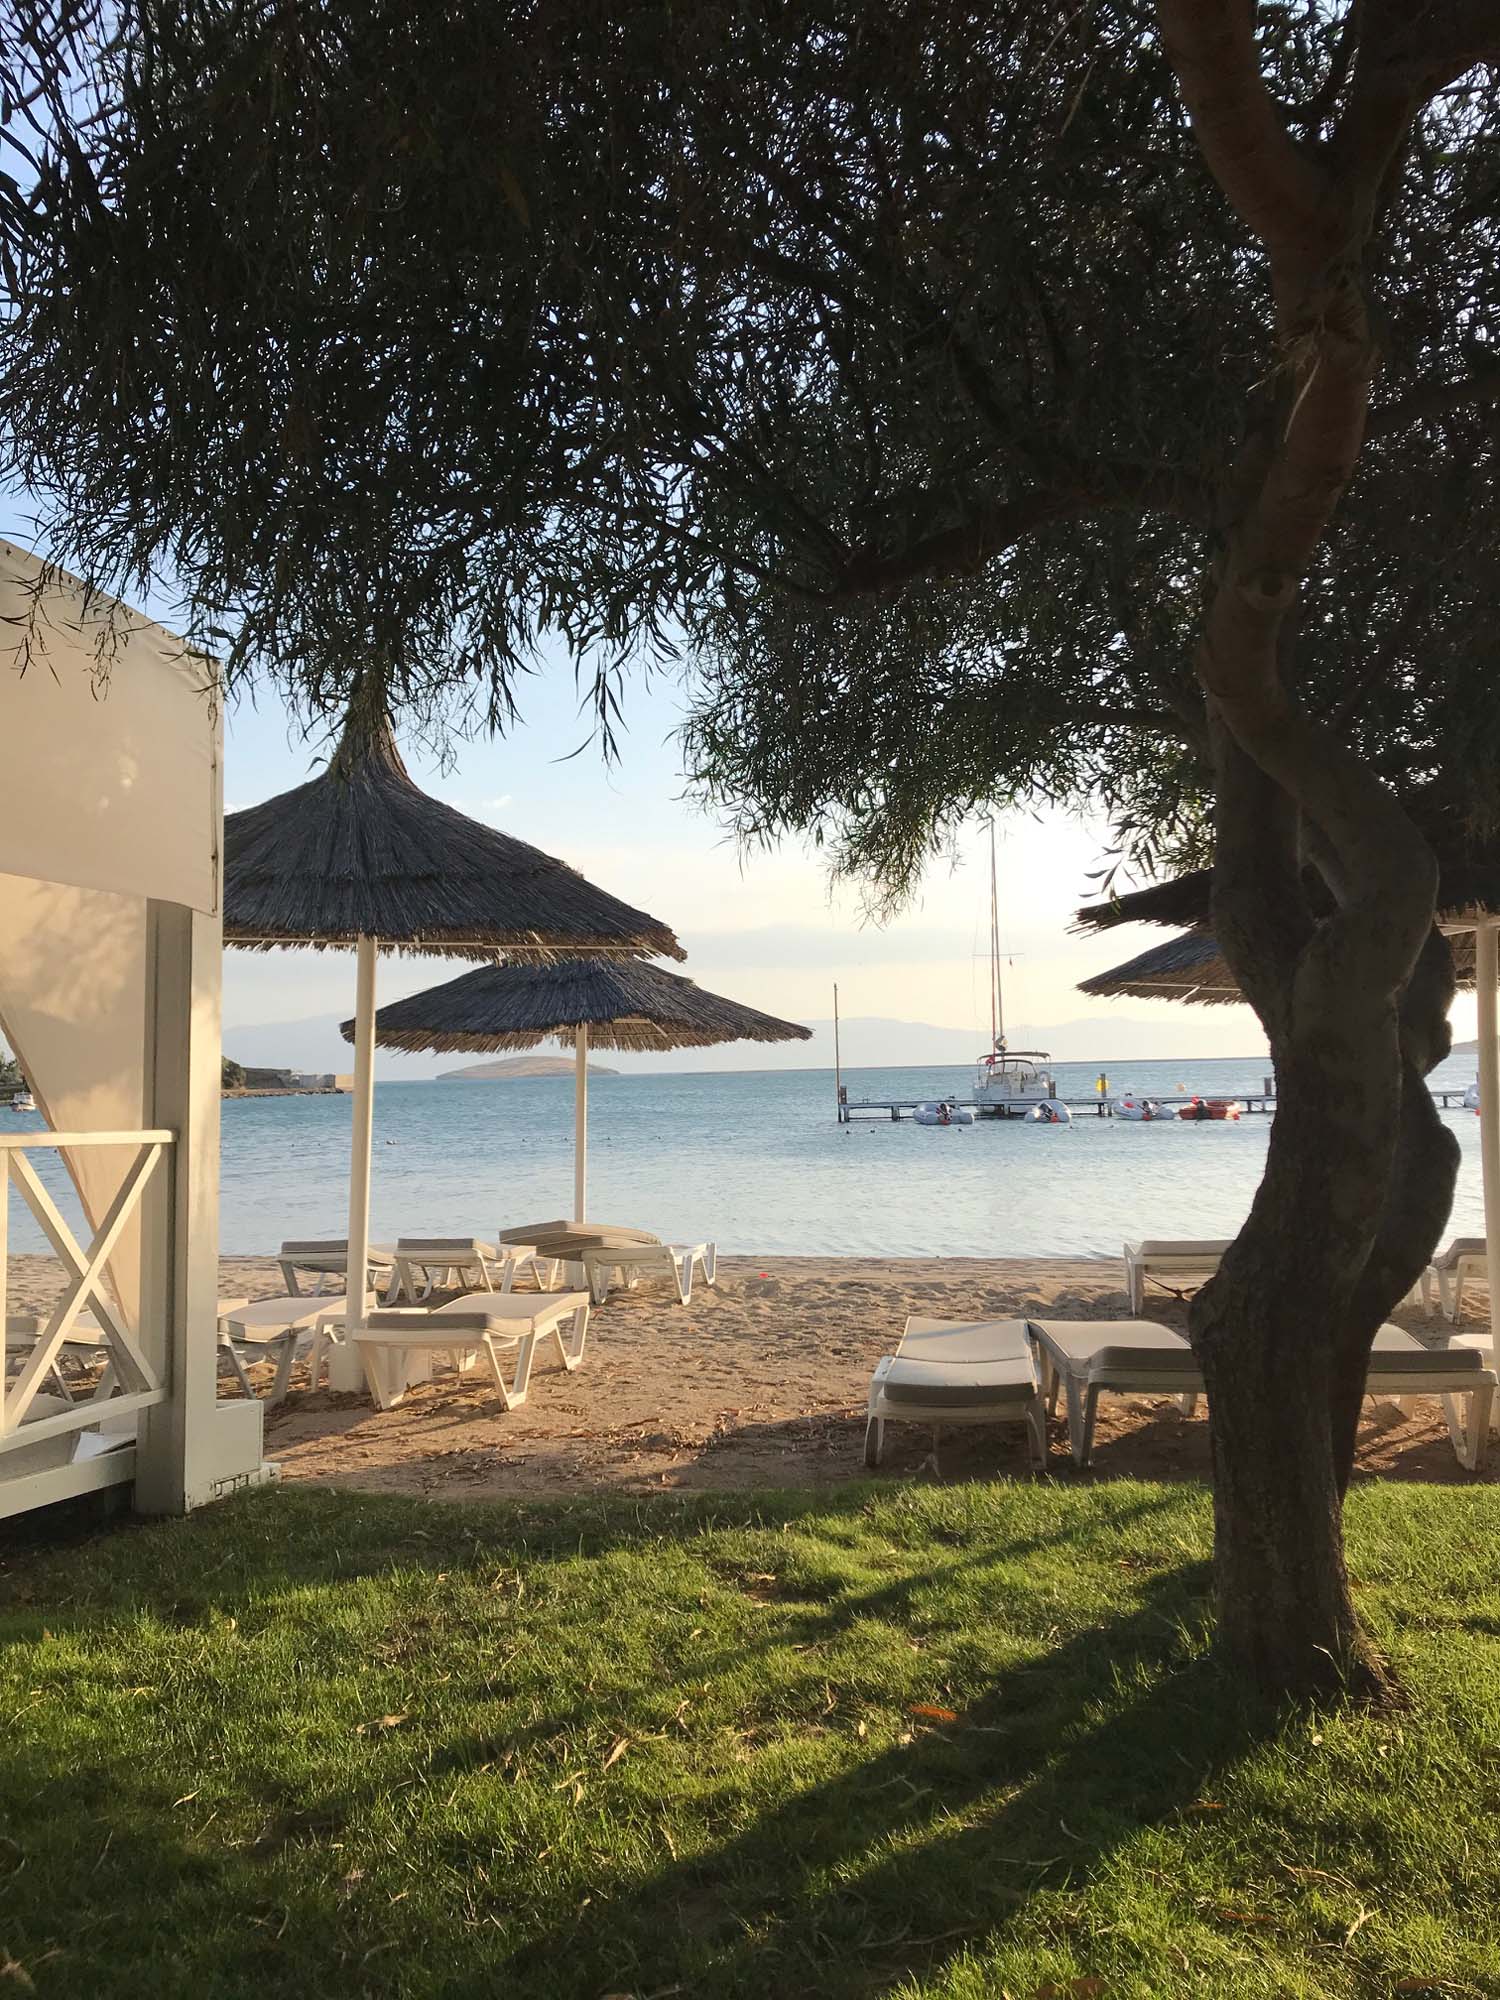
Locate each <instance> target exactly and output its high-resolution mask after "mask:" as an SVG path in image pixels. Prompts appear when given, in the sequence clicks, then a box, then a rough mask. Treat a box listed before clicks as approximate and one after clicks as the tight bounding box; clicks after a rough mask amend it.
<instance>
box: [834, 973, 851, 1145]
mask: <svg viewBox="0 0 1500 2000" xmlns="http://www.w3.org/2000/svg"><path fill="white" fill-rule="evenodd" d="M833 1101H834V1103H835V1104H836V1105H837V1106H838V1121H839V1123H840V1124H841V1125H843V1124H846V1123H847V1122H848V1121H847V1119H846V1118H845V1116H844V1065H843V1060H842V1058H841V1056H840V1053H839V983H838V981H837V980H836V979H835V981H834V982H833Z"/></svg>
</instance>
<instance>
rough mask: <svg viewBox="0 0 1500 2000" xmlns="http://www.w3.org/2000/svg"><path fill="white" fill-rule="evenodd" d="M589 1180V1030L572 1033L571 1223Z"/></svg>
mask: <svg viewBox="0 0 1500 2000" xmlns="http://www.w3.org/2000/svg"><path fill="white" fill-rule="evenodd" d="M588 1181H589V1031H588V1028H587V1026H586V1025H580V1026H579V1027H577V1028H575V1029H574V1030H573V1220H574V1221H575V1222H582V1221H583V1217H584V1210H585V1208H586V1207H587V1206H588V1201H587V1196H588Z"/></svg>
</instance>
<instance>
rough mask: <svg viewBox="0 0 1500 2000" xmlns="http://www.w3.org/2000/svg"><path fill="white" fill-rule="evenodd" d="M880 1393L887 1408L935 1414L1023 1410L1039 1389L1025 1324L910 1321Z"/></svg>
mask: <svg viewBox="0 0 1500 2000" xmlns="http://www.w3.org/2000/svg"><path fill="white" fill-rule="evenodd" d="M880 1389H881V1393H882V1395H883V1396H884V1398H885V1400H886V1401H887V1402H888V1403H920V1404H922V1405H924V1406H926V1407H927V1408H932V1409H983V1408H985V1407H987V1406H988V1405H991V1404H997V1405H1000V1404H1014V1403H1019V1404H1022V1405H1024V1404H1026V1403H1028V1402H1030V1400H1031V1398H1032V1397H1033V1396H1034V1395H1035V1394H1036V1390H1037V1380H1036V1362H1035V1360H1034V1358H1033V1356H1032V1352H1031V1343H1030V1341H1029V1340H1028V1339H1027V1337H1026V1322H1025V1321H1024V1320H1019V1319H980V1320H944V1319H921V1318H912V1319H909V1320H908V1321H907V1322H906V1329H905V1331H904V1332H903V1334H902V1335H901V1344H900V1346H899V1347H898V1348H897V1350H896V1353H895V1355H894V1356H893V1357H892V1359H891V1360H889V1361H887V1362H886V1363H885V1365H884V1368H883V1370H882V1372H881V1376H880Z"/></svg>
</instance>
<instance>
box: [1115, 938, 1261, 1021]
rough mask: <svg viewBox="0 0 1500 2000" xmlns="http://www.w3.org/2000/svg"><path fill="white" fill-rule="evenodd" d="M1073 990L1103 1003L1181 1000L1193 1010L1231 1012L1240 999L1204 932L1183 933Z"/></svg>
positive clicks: (1236, 983)
mask: <svg viewBox="0 0 1500 2000" xmlns="http://www.w3.org/2000/svg"><path fill="white" fill-rule="evenodd" d="M1078 990H1079V992H1080V993H1092V994H1094V995H1096V996H1102V997H1103V998H1106V999H1115V998H1125V997H1128V998H1130V999H1132V1000H1182V1001H1185V1002H1187V1003H1188V1004H1189V1005H1190V1006H1194V1007H1232V1006H1234V1005H1235V1004H1236V1003H1237V1002H1239V1001H1241V1000H1242V999H1243V997H1244V996H1243V995H1242V994H1241V992H1240V989H1239V984H1238V982H1237V980H1236V979H1235V976H1234V974H1233V973H1232V972H1231V971H1230V970H1229V967H1228V966H1227V965H1226V964H1225V962H1224V960H1223V958H1222V957H1221V955H1220V952H1219V947H1218V944H1217V942H1216V940H1215V939H1214V937H1213V935H1212V933H1211V932H1209V931H1184V932H1183V933H1182V935H1181V936H1180V937H1174V938H1168V939H1167V940H1166V942H1165V943H1164V944H1154V945H1152V946H1151V948H1150V950H1149V951H1143V952H1141V953H1140V954H1139V955H1138V956H1137V957H1135V958H1127V959H1126V960H1125V962H1124V964H1123V965H1113V966H1111V967H1110V969H1109V971H1108V972H1099V973H1096V974H1095V975H1094V977H1093V978H1092V979H1084V980H1080V982H1079V986H1078Z"/></svg>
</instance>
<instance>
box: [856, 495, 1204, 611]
mask: <svg viewBox="0 0 1500 2000" xmlns="http://www.w3.org/2000/svg"><path fill="white" fill-rule="evenodd" d="M1210 504H1211V503H1210V497H1209V493H1208V489H1207V488H1206V487H1204V486H1203V485H1202V484H1201V483H1200V482H1199V481H1198V480H1196V479H1194V478H1193V477H1192V476H1191V475H1189V474H1185V473H1177V472H1172V471H1167V470H1162V469H1160V468H1157V467H1154V466H1142V465H1131V464H1123V463H1122V464H1109V463H1105V462H1101V463H1099V464H1097V465H1094V466H1089V467H1085V468H1083V469H1081V470H1080V471H1079V472H1078V473H1077V474H1076V475H1075V476H1074V478H1072V479H1070V480H1069V481H1068V483H1067V484H1066V485H1064V486H1061V487H1058V488H1056V489H1052V490H1046V491H1038V492H1032V493H1025V494H1022V495H1021V496H1020V497H1019V498H1018V499H1015V500H1004V501H996V502H993V503H992V504H990V505H988V506H983V507H979V508H976V509H975V510H974V512H973V513H971V514H970V515H969V516H968V517H967V518H966V519H965V520H963V521H961V522H959V523H958V524H957V526H955V527H952V528H944V529H942V530H941V531H940V532H938V533H937V534H934V535H926V536H923V537H922V538H921V539H920V540H918V541H915V542H912V543H909V544H908V546H907V547H906V548H904V549H892V550H888V551H887V550H882V549H880V548H877V547H875V546H873V545H871V544H868V543H867V544H866V545H865V547H864V548H861V549H856V550H854V552H853V554H852V555H851V557H850V559H849V561H848V563H847V564H846V565H845V567H844V570H843V573H842V575H841V576H840V577H839V578H838V580H837V581H836V583H835V584H834V586H833V589H832V592H831V593H830V594H831V595H832V596H834V597H857V596H861V595H863V594H864V593H866V592H871V591H880V590H892V589H895V588H896V587H897V586H899V585H901V584H904V583H910V582H912V581H913V580H914V579H915V578H917V577H923V576H956V575H964V574H967V573H968V572H970V571H973V570H977V569H981V568H982V567H983V566H984V564H985V563H986V562H988V561H989V560H990V558H991V557H993V556H997V555H1000V554H1002V553H1003V552H1004V551H1005V550H1006V549H1008V548H1011V547H1013V546H1014V545H1015V544H1016V543H1017V542H1019V541H1022V540H1024V538H1025V537H1026V536H1027V535H1029V534H1033V533H1035V532H1036V530H1037V529H1039V528H1045V527H1048V526H1050V525H1051V524H1052V522H1054V521H1065V520H1077V519H1080V518H1082V517H1084V516H1085V515H1089V514H1100V513H1110V512H1113V511H1115V510H1117V509H1124V510H1126V511H1137V512H1141V513H1164V514H1174V515H1176V516H1177V517H1178V518H1179V519H1180V520H1185V521H1190V522H1193V523H1195V524H1196V525H1199V526H1205V525H1207V522H1208V520H1209V518H1210V512H1209V510H1210Z"/></svg>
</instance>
